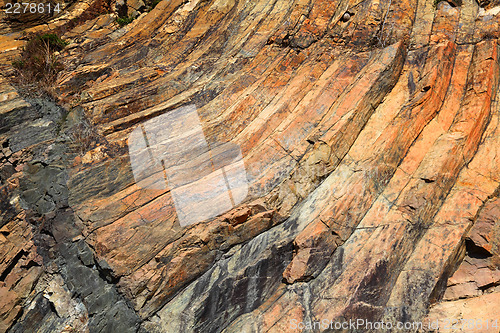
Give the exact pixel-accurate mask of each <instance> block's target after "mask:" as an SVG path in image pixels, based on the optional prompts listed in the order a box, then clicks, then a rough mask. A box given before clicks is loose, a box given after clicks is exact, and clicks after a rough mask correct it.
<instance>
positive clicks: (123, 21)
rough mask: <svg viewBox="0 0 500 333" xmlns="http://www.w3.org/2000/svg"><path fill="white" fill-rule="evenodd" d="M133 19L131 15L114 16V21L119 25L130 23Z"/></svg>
mask: <svg viewBox="0 0 500 333" xmlns="http://www.w3.org/2000/svg"><path fill="white" fill-rule="evenodd" d="M133 20H134V18H133V17H132V16H128V17H117V18H116V23H118V24H119V25H120V26H121V27H123V26H126V25H127V24H129V23H131V22H132V21H133Z"/></svg>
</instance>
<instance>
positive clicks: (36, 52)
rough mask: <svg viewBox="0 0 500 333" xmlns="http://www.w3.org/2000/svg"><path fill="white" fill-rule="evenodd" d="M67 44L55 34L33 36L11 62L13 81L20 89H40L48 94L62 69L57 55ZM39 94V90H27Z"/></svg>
mask: <svg viewBox="0 0 500 333" xmlns="http://www.w3.org/2000/svg"><path fill="white" fill-rule="evenodd" d="M66 45H68V42H66V41H63V40H62V39H61V38H59V36H57V35H56V34H43V35H34V36H32V37H31V38H29V40H28V42H27V43H26V45H25V46H24V48H23V49H22V51H21V54H20V56H19V58H18V59H15V60H14V61H12V67H14V68H15V70H16V78H15V79H14V81H15V83H17V84H18V85H19V86H21V87H24V88H26V87H28V88H29V87H30V86H32V87H35V86H36V87H42V90H44V91H45V92H49V91H50V89H51V88H52V86H53V83H54V82H55V80H56V77H57V74H58V73H59V72H60V71H61V70H62V69H63V64H62V63H61V61H60V59H59V54H58V52H60V51H61V50H62V49H64V47H65V46H66ZM28 90H31V91H37V93H39V92H40V89H39V88H37V89H28Z"/></svg>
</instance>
